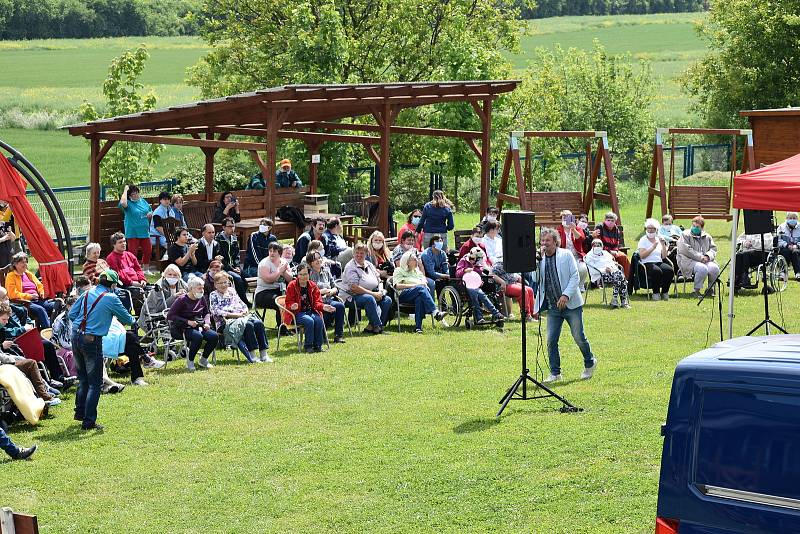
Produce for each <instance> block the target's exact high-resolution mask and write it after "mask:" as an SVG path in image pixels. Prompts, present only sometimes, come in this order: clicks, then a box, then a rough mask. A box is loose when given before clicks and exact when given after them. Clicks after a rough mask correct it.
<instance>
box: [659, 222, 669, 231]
mask: <svg viewBox="0 0 800 534" xmlns="http://www.w3.org/2000/svg"><path fill="white" fill-rule="evenodd" d="M661 228H663V229H664V230H672V225H671V224H668V223H663V224H662V225H661Z"/></svg>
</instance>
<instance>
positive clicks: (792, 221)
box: [786, 219, 797, 228]
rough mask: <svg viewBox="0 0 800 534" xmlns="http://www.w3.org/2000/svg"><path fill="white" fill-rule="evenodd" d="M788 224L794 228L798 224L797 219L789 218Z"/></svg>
mask: <svg viewBox="0 0 800 534" xmlns="http://www.w3.org/2000/svg"><path fill="white" fill-rule="evenodd" d="M786 224H787V225H788V226H789V228H794V227H795V226H797V219H788V220H787V221H786Z"/></svg>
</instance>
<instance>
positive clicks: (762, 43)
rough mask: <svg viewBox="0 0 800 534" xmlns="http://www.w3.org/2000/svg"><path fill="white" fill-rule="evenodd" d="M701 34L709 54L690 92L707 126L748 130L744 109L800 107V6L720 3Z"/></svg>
mask: <svg viewBox="0 0 800 534" xmlns="http://www.w3.org/2000/svg"><path fill="white" fill-rule="evenodd" d="M698 30H699V32H700V34H701V35H702V36H703V37H704V38H705V39H706V40H707V41H708V43H709V49H710V52H709V53H708V55H707V56H705V57H704V58H703V59H702V60H700V61H699V62H698V63H696V64H695V65H693V66H692V67H690V69H689V70H688V72H687V74H686V82H687V83H686V88H687V92H688V93H689V94H690V95H691V96H692V97H693V98H694V100H695V102H694V106H693V107H694V109H695V111H697V112H699V113H700V115H701V116H702V117H703V118H704V119H705V121H706V123H707V125H709V126H713V127H737V126H744V125H745V124H746V120H745V119H744V118H742V117H740V116H739V111H740V110H743V109H758V108H775V107H784V106H790V105H795V106H796V105H798V104H800V89H798V88H799V87H800V41H798V38H797V36H798V32H799V31H800V1H797V0H781V1H775V0H727V1H725V2H722V1H715V2H713V4H712V6H711V12H710V14H709V17H708V19H707V20H706V21H705V22H703V23H702V24H700V26H699V27H698Z"/></svg>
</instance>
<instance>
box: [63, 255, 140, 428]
mask: <svg viewBox="0 0 800 534" xmlns="http://www.w3.org/2000/svg"><path fill="white" fill-rule="evenodd" d="M117 285H119V275H117V273H116V272H114V271H113V270H111V269H107V270H105V271H103V272H102V273H101V274H100V276H99V277H98V279H97V286H95V287H93V288H92V289H90V290H89V291H87V292H85V293H83V294H82V295H81V296H80V297H78V300H76V301H75V304H73V305H72V307H71V308H70V310H69V318H70V320H71V321H72V324H73V325H77V328H75V330H74V333H73V337H72V354H73V356H74V357H75V364H76V365H77V367H78V391H77V393H76V394H75V420H77V421H81V429H82V430H92V429H94V430H102V429H103V427H102V425H98V424H97V405H98V403H99V402H100V391H101V388H102V386H103V336H105V335H107V334H108V330H109V328H110V327H111V319H112V318H113V317H116V318H117V319H119V321H120V322H121V323H122V324H124V325H129V324H133V323H134V318H133V317H132V316H131V314H130V313H128V311H127V310H126V309H125V307H124V306H123V305H122V301H120V300H119V297H118V296H117V295H116V293H114V289H115V286H117Z"/></svg>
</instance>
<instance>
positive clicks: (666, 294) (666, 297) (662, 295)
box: [661, 293, 669, 300]
mask: <svg viewBox="0 0 800 534" xmlns="http://www.w3.org/2000/svg"><path fill="white" fill-rule="evenodd" d="M661 300H669V293H661Z"/></svg>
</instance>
